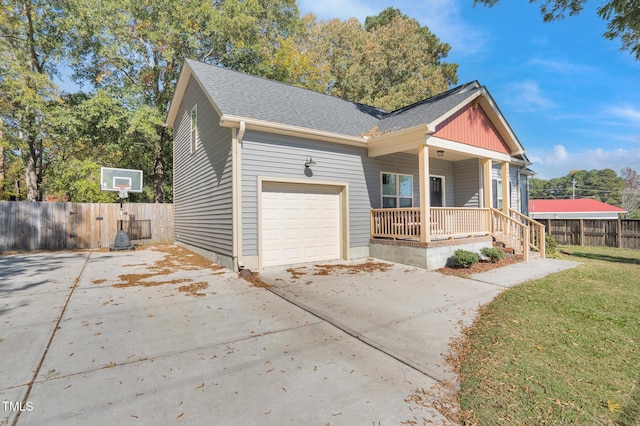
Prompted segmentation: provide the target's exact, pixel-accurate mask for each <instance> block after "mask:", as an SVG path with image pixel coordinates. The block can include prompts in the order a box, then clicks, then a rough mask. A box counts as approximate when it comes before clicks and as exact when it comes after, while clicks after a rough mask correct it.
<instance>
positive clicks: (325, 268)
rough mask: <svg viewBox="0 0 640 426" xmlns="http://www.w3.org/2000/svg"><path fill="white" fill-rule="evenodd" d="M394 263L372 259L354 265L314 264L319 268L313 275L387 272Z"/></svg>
mask: <svg viewBox="0 0 640 426" xmlns="http://www.w3.org/2000/svg"><path fill="white" fill-rule="evenodd" d="M392 266H393V265H392V264H391V263H384V262H375V261H373V260H371V259H369V260H367V261H366V262H365V263H357V264H353V265H345V264H333V265H314V268H316V269H317V271H316V272H314V273H313V275H331V274H333V273H346V274H360V273H362V272H369V273H370V272H376V271H380V272H386V271H388V270H389V269H390V268H391V267H392Z"/></svg>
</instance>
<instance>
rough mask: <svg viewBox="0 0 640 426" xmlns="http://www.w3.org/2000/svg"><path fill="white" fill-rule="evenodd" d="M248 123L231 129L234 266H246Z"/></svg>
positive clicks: (241, 122) (239, 268)
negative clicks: (245, 146) (244, 220)
mask: <svg viewBox="0 0 640 426" xmlns="http://www.w3.org/2000/svg"><path fill="white" fill-rule="evenodd" d="M245 130H246V124H245V122H244V121H240V127H239V128H237V129H236V128H234V129H231V132H232V133H231V216H232V219H231V220H232V221H231V223H232V226H231V228H232V249H231V251H232V253H231V255H232V257H233V263H234V268H235V270H236V271H239V270H241V269H243V268H244V263H243V262H242V141H243V139H244V133H245Z"/></svg>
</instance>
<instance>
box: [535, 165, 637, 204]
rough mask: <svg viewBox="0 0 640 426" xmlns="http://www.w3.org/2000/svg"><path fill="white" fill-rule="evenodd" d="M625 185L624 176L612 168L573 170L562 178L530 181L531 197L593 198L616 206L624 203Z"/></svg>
mask: <svg viewBox="0 0 640 426" xmlns="http://www.w3.org/2000/svg"><path fill="white" fill-rule="evenodd" d="M624 186H625V184H624V180H623V178H621V177H619V176H618V175H617V174H616V172H615V171H614V170H612V169H603V170H589V171H587V170H572V171H570V172H569V174H567V175H566V176H563V177H560V178H553V179H550V180H548V181H546V180H543V179H536V178H534V179H531V181H530V182H529V190H530V198H534V199H535V198H541V199H570V198H593V199H596V200H599V201H602V202H605V203H608V204H612V205H614V206H620V205H621V204H622V190H623V189H624Z"/></svg>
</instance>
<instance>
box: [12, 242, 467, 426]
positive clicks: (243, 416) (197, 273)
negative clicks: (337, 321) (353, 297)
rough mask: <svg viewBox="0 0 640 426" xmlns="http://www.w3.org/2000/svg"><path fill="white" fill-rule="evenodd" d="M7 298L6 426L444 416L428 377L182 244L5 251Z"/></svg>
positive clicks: (395, 420) (392, 420)
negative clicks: (420, 398)
mask: <svg viewBox="0 0 640 426" xmlns="http://www.w3.org/2000/svg"><path fill="white" fill-rule="evenodd" d="M0 297H1V299H0V355H1V356H0V377H1V378H2V379H1V381H0V399H1V400H2V403H3V407H2V411H0V424H18V425H23V424H24V425H29V424H33V425H44V424H46V425H86V424H92V425H113V424H167V423H170V422H175V423H183V424H226V425H231V424H239V425H246V424H265V425H282V424H317V425H327V424H330V425H340V424H345V425H352V424H381V425H384V424H400V423H402V422H405V421H416V422H418V423H417V424H420V423H423V422H425V421H427V420H428V421H433V422H434V423H435V424H442V423H443V419H442V417H440V415H439V414H438V413H437V412H435V411H434V410H432V409H428V408H426V407H424V406H423V405H420V404H416V403H414V402H412V400H411V399H408V397H409V396H410V395H411V394H412V392H414V391H415V390H416V389H428V388H430V387H431V386H432V385H433V384H435V381H434V380H433V379H432V378H430V377H428V376H426V375H424V374H422V373H421V372H419V371H417V370H416V369H414V368H412V367H410V366H407V365H406V364H404V363H402V362H400V361H398V360H397V359H395V358H393V357H391V356H389V355H387V354H385V353H384V352H381V351H379V350H376V349H374V348H372V347H371V346H370V345H368V344H366V343H364V342H362V341H360V340H358V339H356V338H354V337H352V336H350V335H348V334H346V333H344V332H343V331H341V330H339V329H338V328H336V327H334V326H333V325H331V324H329V323H328V322H326V321H324V320H322V319H321V318H319V317H317V316H315V315H313V314H311V313H309V312H307V311H305V310H303V309H301V308H299V307H297V306H295V305H293V304H291V303H289V302H287V301H286V300H284V299H283V298H281V297H279V296H277V295H276V294H274V293H272V292H270V291H267V290H265V289H264V288H257V287H253V286H251V285H250V284H249V283H248V282H247V281H245V280H242V279H239V278H238V277H237V274H235V273H233V272H231V271H228V270H225V269H221V268H218V267H216V266H215V265H211V264H210V263H209V262H203V261H202V258H200V257H198V256H195V255H193V254H192V253H190V252H188V251H186V250H184V249H181V248H177V247H175V246H174V247H168V246H157V247H153V248H148V249H144V250H141V249H138V250H135V251H130V252H129V251H124V252H113V253H110V252H57V253H40V254H29V255H12V256H0ZM407 309H412V308H410V307H407ZM453 326H455V325H452V327H453ZM424 419H427V420H424Z"/></svg>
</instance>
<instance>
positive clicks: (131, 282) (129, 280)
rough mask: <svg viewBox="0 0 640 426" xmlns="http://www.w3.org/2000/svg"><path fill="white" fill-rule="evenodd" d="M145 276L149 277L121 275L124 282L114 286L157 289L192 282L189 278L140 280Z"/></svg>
mask: <svg viewBox="0 0 640 426" xmlns="http://www.w3.org/2000/svg"><path fill="white" fill-rule="evenodd" d="M143 275H147V274H130V275H128V276H127V275H120V276H119V277H118V278H120V279H121V280H122V281H124V282H121V283H117V284H114V285H113V286H114V287H116V288H125V287H134V286H140V287H155V286H158V285H166V284H180V283H186V282H190V281H191V279H189V278H179V279H174V280H166V281H142V280H143V279H144V278H140V277H141V276H143ZM152 276H153V275H152ZM123 277H125V278H123ZM147 278H148V277H147Z"/></svg>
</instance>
